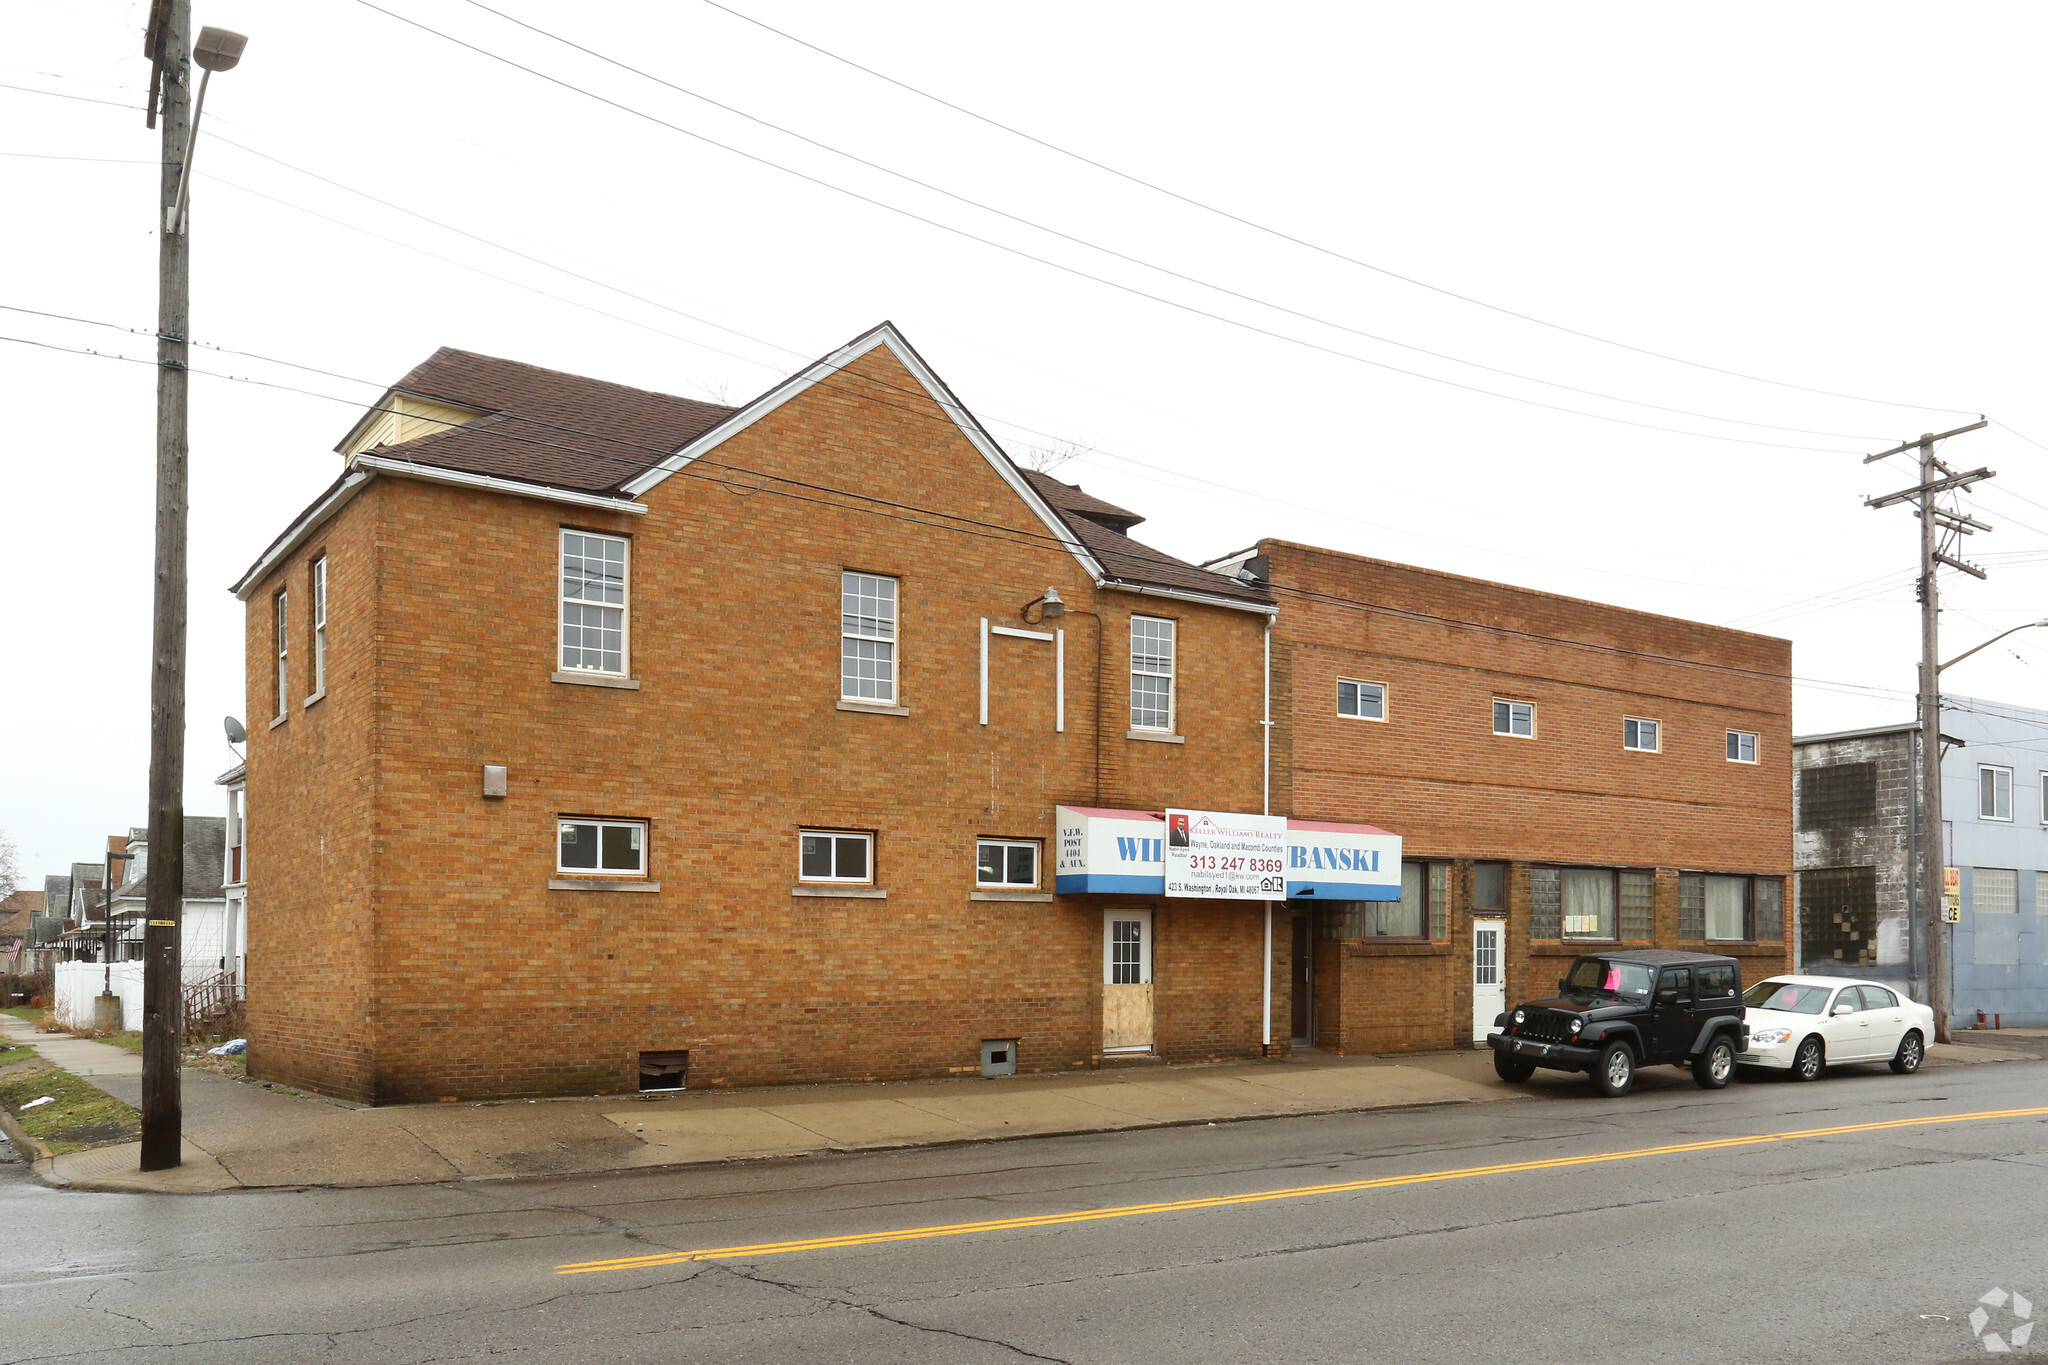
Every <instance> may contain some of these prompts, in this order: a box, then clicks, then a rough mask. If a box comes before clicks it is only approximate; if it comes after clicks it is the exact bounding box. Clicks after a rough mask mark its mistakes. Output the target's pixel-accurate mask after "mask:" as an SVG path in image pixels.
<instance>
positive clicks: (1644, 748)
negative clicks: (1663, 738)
mask: <svg viewBox="0 0 2048 1365" xmlns="http://www.w3.org/2000/svg"><path fill="white" fill-rule="evenodd" d="M1661 728H1662V727H1661V726H1659V725H1658V724H1657V722H1656V721H1654V720H1640V719H1638V718H1637V717H1635V716H1624V717H1623V718H1622V721H1621V747H1622V748H1624V749H1634V750H1635V751H1636V752H1637V753H1644V754H1654V753H1656V752H1657V744H1658V733H1657V732H1658V731H1659V730H1660V729H1661Z"/></svg>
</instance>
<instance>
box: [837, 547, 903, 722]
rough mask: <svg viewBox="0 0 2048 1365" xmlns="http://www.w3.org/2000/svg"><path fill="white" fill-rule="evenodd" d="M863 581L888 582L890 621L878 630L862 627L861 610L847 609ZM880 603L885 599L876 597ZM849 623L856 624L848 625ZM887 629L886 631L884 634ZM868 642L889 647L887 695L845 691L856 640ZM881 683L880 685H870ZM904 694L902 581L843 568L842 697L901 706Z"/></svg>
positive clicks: (840, 603)
mask: <svg viewBox="0 0 2048 1365" xmlns="http://www.w3.org/2000/svg"><path fill="white" fill-rule="evenodd" d="M863 580H865V581H866V582H873V583H886V584H888V585H889V597H888V602H889V620H888V623H887V624H886V626H883V625H881V624H880V617H876V618H874V619H875V620H876V622H877V629H876V630H875V631H872V632H871V631H868V630H865V629H861V628H859V624H858V623H859V622H860V621H862V620H863V619H865V618H863V617H862V616H861V615H860V614H859V613H857V612H853V613H850V612H848V611H847V610H846V599H847V596H848V594H849V592H850V591H853V590H855V589H857V588H858V587H859V586H860V585H861V584H862V583H863ZM875 600H876V601H877V602H879V601H881V600H882V599H881V598H880V596H876V597H875ZM849 622H852V623H854V627H853V628H849V624H848V623H849ZM884 632H886V633H884ZM855 640H859V641H862V642H864V643H866V644H869V645H887V646H888V648H889V687H888V692H887V694H886V695H877V696H872V697H869V696H862V695H860V694H859V693H855V692H849V691H847V690H846V664H847V660H848V658H849V657H850V656H853V655H854V648H853V643H852V642H853V641H855ZM871 685H877V686H878V685H879V684H871ZM902 696H903V580H902V579H900V578H895V577H892V576H890V575H889V574H883V573H866V572H864V571H862V570H860V569H842V570H840V572H839V699H840V700H841V701H850V702H860V703H862V704H864V705H867V706H901V705H902V704H903V702H902Z"/></svg>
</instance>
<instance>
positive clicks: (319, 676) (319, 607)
mask: <svg viewBox="0 0 2048 1365" xmlns="http://www.w3.org/2000/svg"><path fill="white" fill-rule="evenodd" d="M313 695H314V696H316V697H323V696H326V695H327V556H326V555H321V556H320V557H319V558H318V559H316V560H314V561H313Z"/></svg>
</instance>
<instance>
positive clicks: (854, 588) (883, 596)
mask: <svg viewBox="0 0 2048 1365" xmlns="http://www.w3.org/2000/svg"><path fill="white" fill-rule="evenodd" d="M839 695H840V696H841V697H843V698H844V699H846V700H847V701H872V702H881V703H883V704H884V705H888V706H894V705H895V704H896V580H895V579H893V578H884V577H882V576H881V575H880V574H871V573H842V574H840V575H839Z"/></svg>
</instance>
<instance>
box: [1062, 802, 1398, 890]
mask: <svg viewBox="0 0 2048 1365" xmlns="http://www.w3.org/2000/svg"><path fill="white" fill-rule="evenodd" d="M1055 813H1056V815H1057V817H1058V819H1057V827H1058V830H1059V847H1058V849H1057V850H1055V856H1054V860H1053V890H1055V891H1057V892H1059V893H1060V894H1061V895H1063V896H1073V895H1087V894H1090V893H1094V894H1103V893H1110V894H1123V895H1131V896H1160V895H1164V894H1165V893H1166V817H1165V816H1164V815H1162V814H1160V813H1159V812H1157V811H1146V810H1105V809H1101V808H1099V807H1095V806H1060V807H1058V808H1057V810H1056V812H1055ZM1397 875H1398V874H1397Z"/></svg>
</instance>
